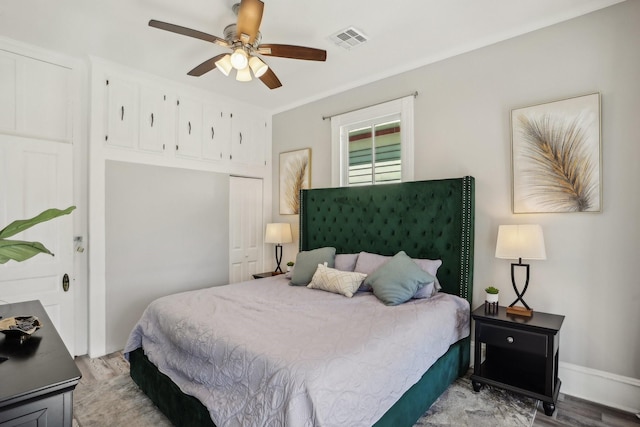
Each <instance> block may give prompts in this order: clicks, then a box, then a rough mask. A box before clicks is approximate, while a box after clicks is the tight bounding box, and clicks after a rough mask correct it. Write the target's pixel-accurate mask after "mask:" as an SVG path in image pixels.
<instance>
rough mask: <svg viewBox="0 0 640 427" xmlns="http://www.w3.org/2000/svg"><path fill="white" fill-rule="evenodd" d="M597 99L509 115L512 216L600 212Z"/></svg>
mask: <svg viewBox="0 0 640 427" xmlns="http://www.w3.org/2000/svg"><path fill="white" fill-rule="evenodd" d="M600 132H601V125H600V94H599V93H592V94H589V95H582V96H576V97H573V98H566V99H562V100H559V101H553V102H548V103H544V104H538V105H533V106H528V107H523V108H517V109H513V110H511V161H512V163H511V171H512V209H513V213H516V214H518V213H552V212H601V210H602V167H601V163H602V155H601V153H602V150H601V133H600Z"/></svg>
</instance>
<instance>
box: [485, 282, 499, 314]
mask: <svg viewBox="0 0 640 427" xmlns="http://www.w3.org/2000/svg"><path fill="white" fill-rule="evenodd" d="M484 291H485V292H486V295H485V298H484V312H485V313H491V314H496V313H497V312H498V300H499V298H500V290H499V289H498V288H495V287H493V286H489V287H487V288H485V290H484Z"/></svg>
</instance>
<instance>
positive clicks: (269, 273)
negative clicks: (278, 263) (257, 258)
mask: <svg viewBox="0 0 640 427" xmlns="http://www.w3.org/2000/svg"><path fill="white" fill-rule="evenodd" d="M280 274H282V273H274V272H273V271H267V272H266V273H256V274H254V275H253V278H254V279H264V278H265V277H273V276H278V275H280Z"/></svg>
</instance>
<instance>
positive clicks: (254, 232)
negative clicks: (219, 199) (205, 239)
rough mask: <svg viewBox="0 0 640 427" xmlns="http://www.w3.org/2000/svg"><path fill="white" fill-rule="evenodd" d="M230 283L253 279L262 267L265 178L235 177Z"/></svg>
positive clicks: (231, 194)
mask: <svg viewBox="0 0 640 427" xmlns="http://www.w3.org/2000/svg"><path fill="white" fill-rule="evenodd" d="M229 226H230V229H229V241H230V242H229V243H230V253H229V261H230V264H231V265H230V268H229V283H236V282H242V281H245V280H249V279H251V275H252V274H255V273H259V272H260V271H258V267H259V266H261V265H262V247H263V240H264V239H263V233H264V231H263V230H262V228H263V223H262V179H254V178H240V177H231V180H230V189H229Z"/></svg>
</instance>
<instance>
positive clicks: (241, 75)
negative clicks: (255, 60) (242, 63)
mask: <svg viewBox="0 0 640 427" xmlns="http://www.w3.org/2000/svg"><path fill="white" fill-rule="evenodd" d="M236 80H237V81H239V82H250V81H251V70H250V69H249V67H244V68H243V69H242V70H238V73H237V74H236Z"/></svg>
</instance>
